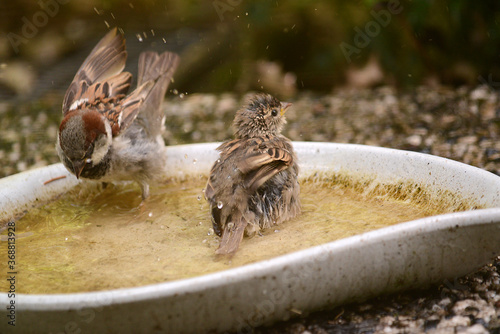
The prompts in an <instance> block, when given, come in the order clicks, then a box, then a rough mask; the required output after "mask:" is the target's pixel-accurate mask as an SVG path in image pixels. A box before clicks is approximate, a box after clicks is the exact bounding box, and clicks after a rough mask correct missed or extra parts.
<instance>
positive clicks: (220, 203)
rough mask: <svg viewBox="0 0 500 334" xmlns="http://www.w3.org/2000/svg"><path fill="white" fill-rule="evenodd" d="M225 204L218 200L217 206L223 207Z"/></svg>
mask: <svg viewBox="0 0 500 334" xmlns="http://www.w3.org/2000/svg"><path fill="white" fill-rule="evenodd" d="M223 206H224V204H223V203H222V202H221V201H218V202H217V208H219V209H222V207H223Z"/></svg>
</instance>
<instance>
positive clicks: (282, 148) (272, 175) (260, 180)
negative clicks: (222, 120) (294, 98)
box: [205, 94, 300, 254]
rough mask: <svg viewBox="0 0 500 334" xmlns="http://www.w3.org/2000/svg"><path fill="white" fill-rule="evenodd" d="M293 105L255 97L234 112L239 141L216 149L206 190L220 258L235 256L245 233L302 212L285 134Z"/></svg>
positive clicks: (294, 165) (292, 155) (294, 162)
mask: <svg viewBox="0 0 500 334" xmlns="http://www.w3.org/2000/svg"><path fill="white" fill-rule="evenodd" d="M290 105H291V104H290V103H283V102H280V101H278V100H277V99H276V98H274V97H272V96H271V95H267V94H260V95H257V96H256V97H255V98H253V99H251V100H250V101H249V103H248V104H247V105H246V106H245V107H243V108H242V109H240V110H239V111H238V112H237V113H236V117H235V120H234V123H233V126H234V128H235V139H233V140H230V141H226V142H224V143H223V144H222V145H220V146H219V147H218V148H217V150H218V151H220V157H219V159H218V160H217V161H216V162H215V164H214V165H213V167H212V170H211V173H210V177H209V180H208V183H207V186H206V188H205V197H206V199H207V200H208V202H209V204H210V210H211V213H212V219H213V227H214V231H215V232H216V233H217V234H218V235H219V236H222V239H221V243H220V246H219V248H218V249H217V251H216V253H217V254H234V252H236V250H237V249H238V247H239V244H240V242H241V240H242V238H243V234H244V232H246V234H247V235H253V234H255V233H256V232H258V231H259V230H260V229H261V228H268V227H270V226H272V225H276V224H280V223H282V222H283V221H285V220H287V219H290V218H293V217H294V216H296V215H297V214H298V213H299V212H300V199H299V192H300V186H299V183H298V181H297V176H298V173H299V167H298V165H297V157H296V155H295V152H294V150H293V147H292V143H291V141H290V140H289V139H288V138H286V137H284V136H282V135H281V129H282V128H283V125H284V124H285V123H286V119H285V111H286V110H287V109H288V108H289V107H290Z"/></svg>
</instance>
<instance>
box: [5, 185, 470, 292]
mask: <svg viewBox="0 0 500 334" xmlns="http://www.w3.org/2000/svg"><path fill="white" fill-rule="evenodd" d="M204 182H205V179H203V178H201V179H197V180H191V181H189V182H173V181H172V182H166V183H165V184H163V185H161V186H159V187H157V188H156V189H153V190H152V194H153V195H152V196H151V197H150V199H149V200H148V201H147V202H146V203H145V204H142V205H141V199H140V195H139V191H138V189H137V188H136V186H135V185H128V186H123V185H110V186H108V187H107V188H106V189H104V190H103V189H101V187H100V186H98V185H94V184H93V185H84V186H81V187H78V188H75V189H74V190H73V191H71V192H70V193H69V194H68V195H67V196H64V197H63V198H62V199H60V200H58V201H56V202H54V203H52V204H49V205H47V206H45V207H43V208H40V209H36V210H33V211H32V212H30V213H29V214H27V215H26V216H25V217H23V218H22V219H21V220H19V221H17V222H16V234H17V235H18V236H20V238H18V239H17V240H16V260H17V272H18V274H17V282H18V283H17V287H16V288H17V292H19V293H35V294H38V293H49V294H51V293H69V292H82V291H99V290H106V289H115V288H124V287H133V286H140V285H146V284H152V283H159V282H164V281H170V280H176V279H182V278H187V277H193V276H197V275H203V274H207V273H211V272H215V271H220V270H224V269H229V268H234V267H237V266H241V265H244V264H248V263H252V262H256V261H259V260H264V259H270V258H272V257H275V256H278V255H282V254H286V253H290V252H293V251H297V250H301V249H305V248H308V247H311V246H315V245H320V244H323V243H325V242H329V241H333V240H337V239H340V238H345V237H349V236H352V235H356V234H360V233H363V232H367V231H371V230H374V229H378V228H382V227H385V226H389V225H393V224H396V223H400V222H404V221H408V220H413V219H417V218H422V217H425V216H429V215H433V214H436V213H441V212H446V211H454V210H460V209H464V207H461V206H460V205H459V206H457V205H456V203H455V204H453V205H452V206H449V205H448V206H446V205H444V204H446V203H448V204H449V203H451V202H446V201H442V203H441V204H443V205H441V206H440V207H437V206H436V205H435V204H432V203H434V201H430V202H429V201H427V200H426V196H427V195H425V192H424V191H423V190H421V191H415V189H414V187H412V186H407V187H406V188H405V187H401V186H397V185H396V186H393V187H391V186H372V185H370V183H369V182H368V183H367V182H355V181H352V179H349V178H346V177H334V178H326V179H325V178H323V179H322V178H319V179H316V180H302V186H301V187H302V188H301V189H302V192H301V200H302V203H303V207H302V211H303V212H302V214H301V215H300V216H299V217H297V218H296V219H293V220H291V221H288V222H285V223H283V224H281V225H279V226H276V227H275V228H272V229H267V230H265V231H263V233H262V235H258V236H255V237H252V238H244V240H243V241H242V243H241V245H240V249H239V250H238V252H237V253H236V255H235V256H234V257H232V258H227V257H222V258H220V257H216V256H215V254H214V252H215V250H216V248H217V246H218V240H219V238H218V237H217V236H215V235H214V233H213V230H212V229H211V221H210V217H209V210H208V205H207V203H206V201H205V200H204V199H203V193H202V189H203V187H204ZM403 189H408V194H406V195H404V194H403V193H404V190H403ZM5 233H6V232H4V234H5ZM3 239H5V236H4V238H3ZM0 248H1V249H0V263H2V264H4V263H7V259H6V254H7V242H5V241H3V242H1V244H0ZM6 290H8V288H7V282H6V281H5V280H3V281H0V291H6Z"/></svg>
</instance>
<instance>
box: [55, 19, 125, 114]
mask: <svg viewBox="0 0 500 334" xmlns="http://www.w3.org/2000/svg"><path fill="white" fill-rule="evenodd" d="M126 59H127V52H126V51H125V39H124V38H123V36H122V35H121V34H119V33H117V29H116V28H114V29H112V30H111V31H110V32H108V33H107V34H106V36H104V37H103V38H102V39H101V40H100V41H99V43H97V45H96V46H95V47H94V49H93V50H92V52H91V53H90V54H89V56H88V57H87V59H85V61H84V62H83V64H82V66H80V68H79V69H78V71H77V73H76V75H75V77H74V79H73V81H72V82H71V84H70V86H69V88H68V90H67V91H66V95H65V96H64V100H63V105H62V110H63V115H66V114H67V113H69V112H70V111H72V110H75V109H78V108H80V107H81V106H82V105H85V104H91V105H92V104H95V103H96V101H98V99H106V98H112V97H116V96H118V95H121V94H126V92H127V91H128V89H129V87H130V81H131V74H130V73H127V72H123V73H122V71H123V68H124V67H125V61H126Z"/></svg>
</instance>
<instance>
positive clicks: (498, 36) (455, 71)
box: [0, 0, 500, 92]
mask: <svg viewBox="0 0 500 334" xmlns="http://www.w3.org/2000/svg"><path fill="white" fill-rule="evenodd" d="M54 3H55V4H56V5H57V6H58V8H57V10H56V11H55V14H54V15H52V16H48V20H47V22H46V23H45V24H43V25H41V26H40V27H38V32H37V33H36V34H35V36H34V37H32V38H28V39H26V43H22V44H20V45H19V52H17V53H16V52H14V48H13V47H12V45H11V44H12V42H11V41H10V40H9V37H8V36H9V33H11V34H12V33H14V34H17V35H19V36H22V29H23V25H24V24H25V23H26V20H27V21H31V22H33V20H34V19H35V16H36V15H37V13H39V12H40V11H42V10H43V9H42V4H44V5H43V6H49V5H50V4H54ZM52 8H54V7H52ZM394 8H400V12H399V11H397V12H392V11H391V9H394ZM384 15H385V16H384ZM0 16H1V17H2V20H0V27H1V31H2V32H3V33H2V34H1V35H0V59H1V60H2V61H1V62H5V63H6V64H9V63H10V62H15V61H19V60H21V61H24V62H26V63H28V64H30V65H31V66H33V67H34V71H35V72H36V71H38V67H44V66H50V65H51V64H55V63H57V62H60V61H61V59H63V58H64V57H66V56H67V55H68V54H71V53H72V52H75V50H78V48H79V47H81V46H82V45H85V46H87V45H88V44H87V42H88V41H90V40H92V41H93V43H94V42H95V39H96V38H97V36H102V35H103V33H104V31H105V30H106V29H107V26H119V27H121V28H122V29H123V30H124V31H125V33H129V34H134V35H135V34H137V33H141V32H143V31H151V29H153V30H156V31H162V33H163V34H164V35H165V36H167V39H168V38H171V36H175V34H177V36H179V35H178V34H179V32H181V31H185V30H186V29H190V30H191V31H196V32H198V35H197V36H198V37H197V38H194V39H193V40H192V41H191V42H190V43H189V45H188V46H186V47H185V48H184V49H183V51H181V55H182V57H183V62H184V68H181V69H180V72H179V84H178V88H179V90H182V91H190V92H194V91H227V90H229V91H231V90H242V91H243V90H247V89H259V88H261V89H265V88H266V87H263V86H259V85H260V82H261V80H260V79H261V75H264V74H263V73H261V72H262V71H264V72H265V71H266V70H265V69H266V67H264V70H262V69H260V70H259V68H260V67H258V66H257V65H256V64H257V62H259V61H263V60H264V61H268V62H274V63H276V64H278V65H279V66H281V68H282V73H278V74H276V76H277V77H276V78H274V79H273V78H271V79H269V80H271V81H272V80H278V81H279V80H281V79H282V78H280V77H279V76H280V75H281V76H284V75H285V74H286V73H287V72H291V73H293V74H295V75H296V86H297V88H298V89H312V90H330V89H332V87H335V86H337V85H344V84H346V83H348V84H349V83H350V79H349V77H350V75H352V73H355V72H356V71H361V72H362V69H363V67H364V66H365V65H366V64H367V63H368V62H369V60H370V59H375V64H376V65H377V66H378V67H379V68H380V70H381V72H382V74H383V75H382V76H380V77H375V78H374V79H373V80H368V81H367V83H366V85H379V84H387V83H389V84H395V85H399V86H414V85H419V84H422V83H424V84H425V83H441V84H450V85H462V84H468V85H477V84H479V83H481V80H479V78H485V80H483V81H486V82H487V79H486V78H495V79H496V81H499V78H500V66H499V64H500V26H499V23H500V2H498V1H493V0H488V1H481V2H477V1H472V0H449V1H446V2H445V1H432V0H420V1H401V2H399V1H398V0H389V1H377V0H355V1H341V0H311V1H308V0H277V1H269V0H255V1H244V0H209V1H207V0H204V1H195V0H165V1H154V0H142V1H141V0H129V1H119V0H90V1H83V2H81V1H74V0H59V2H58V0H41V1H40V2H35V1H28V0H21V1H15V2H14V1H11V2H5V1H4V2H2V3H1V4H0ZM377 17H378V19H377ZM380 17H382V21H380ZM384 20H385V21H384ZM42 23H43V22H42ZM360 32H361V33H360ZM169 34H170V35H169ZM360 34H364V35H365V37H364V38H363V37H360ZM10 36H12V35H10ZM360 41H361V42H362V43H359V42H360ZM357 42H358V43H357ZM44 43H45V44H48V46H47V45H44ZM356 43H357V44H356ZM346 47H347V48H349V47H353V48H355V49H349V50H351V51H352V50H355V52H351V53H349V54H348V56H346ZM259 71H261V72H259ZM1 79H2V72H1V68H0V80H1Z"/></svg>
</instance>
